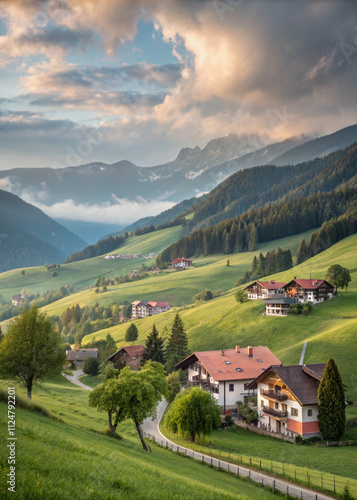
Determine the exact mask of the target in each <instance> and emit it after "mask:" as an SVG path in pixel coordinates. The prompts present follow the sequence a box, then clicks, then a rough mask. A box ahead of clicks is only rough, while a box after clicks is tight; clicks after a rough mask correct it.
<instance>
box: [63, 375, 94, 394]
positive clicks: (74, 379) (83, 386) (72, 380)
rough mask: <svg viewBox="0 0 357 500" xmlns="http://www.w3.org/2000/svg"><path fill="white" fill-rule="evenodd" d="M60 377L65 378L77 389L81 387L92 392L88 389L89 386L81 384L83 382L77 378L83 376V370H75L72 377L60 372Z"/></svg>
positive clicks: (91, 388)
mask: <svg viewBox="0 0 357 500" xmlns="http://www.w3.org/2000/svg"><path fill="white" fill-rule="evenodd" d="M62 375H63V376H64V377H66V379H67V380H69V381H70V382H72V384H75V385H78V387H82V389H87V391H92V390H93V387H89V385H86V384H83V382H81V381H80V380H79V377H81V376H82V375H84V371H83V370H76V371H74V372H73V375H67V374H66V373H63V372H62Z"/></svg>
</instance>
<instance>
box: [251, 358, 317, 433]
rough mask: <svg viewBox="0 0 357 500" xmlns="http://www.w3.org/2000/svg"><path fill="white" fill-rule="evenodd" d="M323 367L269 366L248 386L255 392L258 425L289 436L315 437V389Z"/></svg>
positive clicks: (312, 365) (313, 365) (315, 365)
mask: <svg viewBox="0 0 357 500" xmlns="http://www.w3.org/2000/svg"><path fill="white" fill-rule="evenodd" d="M325 366H326V365H325V363H321V364H311V365H293V366H283V365H273V366H270V367H269V368H268V369H267V370H265V371H264V372H263V373H261V374H260V375H259V376H258V377H257V378H256V379H255V380H254V381H253V382H252V383H251V384H250V385H249V388H250V389H253V390H256V391H257V401H258V415H259V421H258V426H259V427H260V428H261V429H264V430H267V431H269V432H272V433H276V434H283V435H285V436H290V437H295V436H297V435H300V436H302V437H303V438H304V439H307V438H309V437H313V436H319V435H320V430H319V423H318V418H317V416H318V404H317V390H318V386H319V383H320V381H321V378H322V374H323V371H324V368H325Z"/></svg>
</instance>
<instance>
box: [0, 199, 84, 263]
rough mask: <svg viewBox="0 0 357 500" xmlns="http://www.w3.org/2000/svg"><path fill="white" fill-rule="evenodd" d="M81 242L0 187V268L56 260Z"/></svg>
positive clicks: (81, 245)
mask: <svg viewBox="0 0 357 500" xmlns="http://www.w3.org/2000/svg"><path fill="white" fill-rule="evenodd" d="M84 245H85V243H84V241H83V240H81V239H80V238H79V237H78V236H76V235H75V234H73V233H71V232H70V231H69V230H68V229H66V228H64V227H63V226H61V225H60V224H58V223H57V222H55V221H54V220H52V219H51V218H50V217H48V216H47V215H45V214H44V213H43V212H42V211H41V210H39V209H38V208H36V207H34V206H32V205H30V204H29V203H26V202H24V201H23V200H21V199H20V198H19V197H18V196H16V195H14V194H12V193H8V192H6V191H3V190H0V272H3V271H7V270H9V269H15V268H20V267H27V266H35V265H43V264H52V263H59V262H62V261H63V260H64V259H65V257H66V256H67V255H69V254H70V253H73V252H74V251H76V250H79V249H81V248H83V246H84Z"/></svg>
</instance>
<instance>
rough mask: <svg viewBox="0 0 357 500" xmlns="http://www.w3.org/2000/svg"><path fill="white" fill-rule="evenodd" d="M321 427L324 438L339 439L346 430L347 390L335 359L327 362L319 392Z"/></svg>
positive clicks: (329, 439)
mask: <svg viewBox="0 0 357 500" xmlns="http://www.w3.org/2000/svg"><path fill="white" fill-rule="evenodd" d="M317 397H318V406H319V415H318V420H319V428H320V432H321V434H322V437H323V439H326V440H328V441H338V440H339V439H340V438H341V437H342V434H343V433H344V431H345V425H346V404H345V391H344V387H343V383H342V379H341V375H340V373H339V371H338V368H337V365H336V363H335V361H334V360H333V359H329V361H328V362H327V364H326V366H325V369H324V372H323V375H322V379H321V382H320V385H319V388H318V392H317Z"/></svg>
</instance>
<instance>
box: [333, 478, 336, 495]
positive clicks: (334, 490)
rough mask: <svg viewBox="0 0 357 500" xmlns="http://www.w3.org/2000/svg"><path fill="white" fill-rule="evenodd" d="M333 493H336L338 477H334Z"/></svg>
mask: <svg viewBox="0 0 357 500" xmlns="http://www.w3.org/2000/svg"><path fill="white" fill-rule="evenodd" d="M333 492H334V493H336V476H333Z"/></svg>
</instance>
